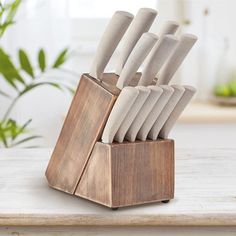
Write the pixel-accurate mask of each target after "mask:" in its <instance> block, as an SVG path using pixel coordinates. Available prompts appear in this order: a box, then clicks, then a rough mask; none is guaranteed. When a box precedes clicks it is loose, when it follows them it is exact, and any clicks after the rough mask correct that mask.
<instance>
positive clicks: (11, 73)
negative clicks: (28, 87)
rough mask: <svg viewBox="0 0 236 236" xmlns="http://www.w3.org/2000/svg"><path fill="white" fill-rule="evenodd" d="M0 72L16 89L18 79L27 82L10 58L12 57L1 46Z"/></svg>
mask: <svg viewBox="0 0 236 236" xmlns="http://www.w3.org/2000/svg"><path fill="white" fill-rule="evenodd" d="M0 73H1V74H2V75H3V77H4V78H5V80H6V81H7V82H8V83H9V84H10V85H11V86H12V87H13V88H15V89H16V90H18V89H17V86H16V81H19V82H21V83H22V84H25V82H24V79H23V78H22V77H21V75H20V74H19V73H18V71H17V69H16V67H15V66H14V64H13V63H12V61H11V60H10V57H9V56H8V55H7V54H6V53H5V52H4V50H3V49H2V48H0Z"/></svg>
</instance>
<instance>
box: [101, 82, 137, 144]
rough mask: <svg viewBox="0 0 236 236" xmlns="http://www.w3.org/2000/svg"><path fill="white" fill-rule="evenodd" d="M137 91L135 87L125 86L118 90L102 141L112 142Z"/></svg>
mask: <svg viewBox="0 0 236 236" xmlns="http://www.w3.org/2000/svg"><path fill="white" fill-rule="evenodd" d="M138 94H139V91H138V89H137V88H135V87H125V88H124V89H122V91H121V92H120V95H119V96H118V98H117V100H116V102H115V104H114V106H113V108H112V110H111V113H110V115H109V117H108V120H107V123H106V125H105V128H104V130H103V134H102V142H103V143H112V142H113V139H114V136H115V134H116V132H117V130H118V129H119V127H120V125H121V123H122V121H123V120H124V118H125V117H126V115H127V113H128V112H129V110H130V108H131V107H132V105H133V103H134V101H135V99H136V98H137V96H138Z"/></svg>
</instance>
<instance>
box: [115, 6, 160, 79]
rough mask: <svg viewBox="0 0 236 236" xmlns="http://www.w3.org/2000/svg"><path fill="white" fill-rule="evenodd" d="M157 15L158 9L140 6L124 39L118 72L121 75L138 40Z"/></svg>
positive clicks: (117, 67)
mask: <svg viewBox="0 0 236 236" xmlns="http://www.w3.org/2000/svg"><path fill="white" fill-rule="evenodd" d="M156 16H157V11H156V10H154V9H150V8H140V9H139V11H138V13H137V14H136V16H135V17H134V20H133V21H132V23H131V25H130V27H129V28H128V30H127V32H126V34H125V35H124V38H123V40H122V47H121V53H120V55H119V58H118V61H117V65H116V74H117V75H120V73H121V71H122V69H123V67H124V65H125V63H126V61H127V59H128V57H129V55H130V53H131V51H132V50H133V48H134V46H135V45H136V43H137V42H138V40H139V38H140V37H141V36H142V34H143V33H145V32H147V31H148V30H149V29H150V27H151V25H152V23H153V21H154V19H155V18H156Z"/></svg>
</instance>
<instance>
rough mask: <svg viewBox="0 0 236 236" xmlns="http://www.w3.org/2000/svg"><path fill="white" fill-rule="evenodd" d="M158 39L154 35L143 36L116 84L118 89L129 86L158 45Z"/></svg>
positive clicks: (145, 34)
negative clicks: (149, 54)
mask: <svg viewBox="0 0 236 236" xmlns="http://www.w3.org/2000/svg"><path fill="white" fill-rule="evenodd" d="M157 39H158V38H157V36H156V35H155V34H152V33H144V34H143V35H142V36H141V38H140V39H139V41H138V42H137V44H136V45H135V47H134V49H133V51H132V52H131V54H130V56H129V58H128V60H127V62H126V63H125V66H124V68H123V70H122V71H121V74H120V77H119V79H118V81H117V84H116V87H117V88H119V89H122V88H123V87H124V86H128V85H129V83H130V81H131V80H132V79H133V77H134V75H135V73H136V72H137V70H138V68H139V67H140V65H141V64H142V63H143V61H144V59H145V58H146V57H147V55H148V53H149V52H150V50H151V49H152V47H153V46H154V44H155V43H156V41H157Z"/></svg>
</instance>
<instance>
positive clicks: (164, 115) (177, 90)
mask: <svg viewBox="0 0 236 236" xmlns="http://www.w3.org/2000/svg"><path fill="white" fill-rule="evenodd" d="M171 87H173V89H174V93H173V94H172V96H171V97H170V99H169V101H168V102H167V104H166V106H165V107H164V109H163V110H162V111H161V114H160V115H159V116H158V118H157V120H156V121H155V123H154V125H153V126H152V128H151V130H150V132H149V134H148V138H149V139H152V140H156V139H157V137H158V134H159V132H160V130H161V128H162V127H163V125H164V124H165V122H166V120H167V119H168V117H169V116H170V114H171V112H172V111H173V110H174V108H175V106H176V104H177V103H178V101H179V100H180V98H181V96H182V95H183V93H184V90H185V89H184V87H183V86H180V85H172V86H171Z"/></svg>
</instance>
